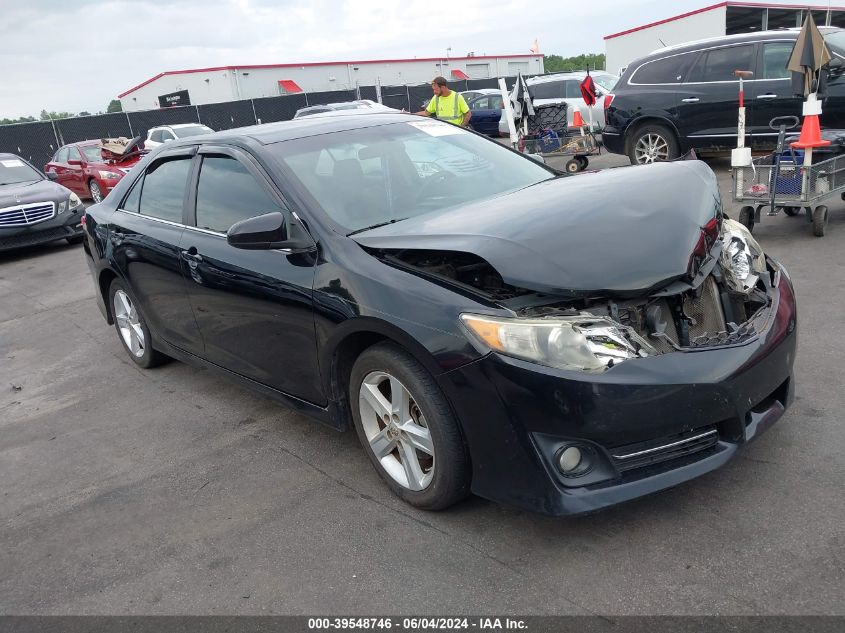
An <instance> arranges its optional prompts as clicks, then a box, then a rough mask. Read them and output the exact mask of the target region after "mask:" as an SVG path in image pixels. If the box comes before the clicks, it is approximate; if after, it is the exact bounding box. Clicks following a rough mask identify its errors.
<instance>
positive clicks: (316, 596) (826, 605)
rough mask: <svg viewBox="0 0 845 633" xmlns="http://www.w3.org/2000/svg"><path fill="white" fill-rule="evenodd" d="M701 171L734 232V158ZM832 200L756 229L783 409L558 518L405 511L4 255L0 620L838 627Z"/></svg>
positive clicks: (840, 542) (837, 248)
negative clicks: (212, 617)
mask: <svg viewBox="0 0 845 633" xmlns="http://www.w3.org/2000/svg"><path fill="white" fill-rule="evenodd" d="M709 162H710V164H711V166H712V167H713V168H714V170H715V171H716V172H717V174H718V176H719V181H720V183H721V187H722V195H723V199H724V201H725V203H726V208H727V209H728V211H729V213H730V212H731V211H733V212H734V214H735V211H736V207H735V205H733V204H732V203H731V201H730V193H729V189H730V176H729V171H728V162H727V161H726V160H724V159H718V160H711V161H709ZM624 164H627V159H625V158H621V157H618V156H602V157H599V158H597V159H595V160H593V161H592V162H591V166H593V167H598V168H601V167H610V166H616V165H624ZM577 177H579V178H589V177H590V176H589V175H588V174H587V175H580V176H577ZM660 195H661V192H660V191H655V192H654V196H655V198H658V197H659V196H660ZM684 203H685V201H684V200H683V199H679V200H677V204H678V207H679V209H680V208H682V207H683V205H684ZM568 204H577V201H566V200H562V201H561V208H562V211H564V210H565V208H566V206H567V205H568ZM829 206H830V208H831V215H830V226H829V228H828V235H827V236H826V237H824V238H821V239H819V238H815V237H813V236H812V235H811V232H810V228H809V226H808V224H807V223H806V221H805V219H804V217H803V215H802V216H800V217H795V218H791V217H786V216H784V215H783V214H781V215H779V216H778V217H775V218H767V217H764V218H763V221H762V223H761V224H760V225H758V226H757V227H755V236H756V237H757V238H758V240H759V241H760V243H761V244H762V246H763V247H764V248H765V249H766V250H767V251H768V252H770V253H771V254H773V255H774V256H776V257H778V258H779V259H781V260H782V261H783V262H784V263H785V264H786V266H787V268H788V270H789V272H790V274H791V276H792V278H793V280H794V282H795V285H796V288H797V295H798V301H799V314H800V320H799V328H800V344H799V354H798V358H797V361H796V382H797V399H796V401H795V404H794V406H793V407H792V409H791V410H790V411H789V412H788V413H787V414H786V415H785V416H784V418H783V419H782V420H781V421H780V422H778V424H776V425H775V426H774V427H773V428H772V429H771V430H769V431H768V432H767V433H766V434H764V435H763V436H762V437H761V438H760V439H759V440H758V441H757V442H755V443H754V444H752V445H751V446H749V447H748V448H747V450H745V451H744V452H743V453H741V456H740V457H738V458H737V459H736V460H734V461H733V462H731V463H730V464H728V465H727V466H726V467H725V468H723V469H721V470H719V471H717V472H714V473H711V474H709V475H707V476H705V477H703V478H700V479H698V480H696V481H693V482H690V483H687V484H684V485H682V486H680V487H678V488H675V489H672V490H669V491H666V492H663V493H660V494H657V495H653V496H650V497H647V498H644V499H641V500H638V501H635V502H632V503H629V504H627V505H624V506H621V507H617V508H613V509H610V510H606V511H604V512H601V513H598V514H594V515H590V516H585V517H580V518H574V519H573V518H569V519H566V518H563V519H553V518H548V517H545V516H540V515H535V514H530V513H527V512H521V511H517V510H514V509H511V508H507V507H503V506H500V505H496V504H493V503H490V502H487V501H484V500H482V499H478V498H470V499H469V500H468V501H466V502H464V503H462V504H460V505H459V506H457V507H455V508H453V509H451V510H449V511H446V512H442V513H427V512H422V511H418V510H415V509H413V508H411V507H409V506H407V505H405V504H404V503H402V502H401V501H399V500H398V499H397V498H395V497H394V496H393V495H392V494H391V493H390V492H389V491H388V489H387V487H386V486H384V485H383V484H382V482H381V480H380V479H379V478H378V476H377V474H376V473H375V471H374V470H373V469H372V467H371V466H370V464H369V462H368V460H367V458H366V456H365V455H364V453H363V451H362V450H361V448H360V446H359V444H358V440H357V438H356V436H355V434H354V433H345V434H339V433H336V432H335V431H332V430H330V429H328V428H325V427H323V426H321V425H319V424H318V423H315V422H312V421H311V420H310V419H307V418H305V417H303V416H301V415H299V414H296V413H293V412H291V411H289V410H287V409H284V408H282V407H281V406H279V405H278V404H276V403H275V402H272V401H270V400H268V399H266V398H264V397H262V396H259V395H256V394H254V393H252V392H250V391H247V390H245V389H243V388H241V387H239V386H237V385H234V384H232V383H230V382H228V381H227V380H225V379H224V378H221V377H219V376H217V375H215V374H213V373H211V372H209V371H203V370H196V369H193V368H191V367H189V366H187V365H184V364H182V363H177V362H174V363H170V364H168V365H165V366H163V367H161V368H158V369H155V370H151V371H143V370H140V369H138V368H137V367H136V366H135V365H134V364H133V363H132V362H131V361H130V360H129V359H128V358H127V357H126V354H125V352H124V350H123V348H122V347H121V344H120V342H119V341H118V338H117V335H116V334H115V331H114V329H113V328H111V327H109V326H108V325H106V323H105V321H104V320H103V318H102V316H101V315H100V313H99V311H98V309H97V307H96V305H95V302H94V285H93V282H92V280H91V278H90V276H89V273H88V269H87V267H86V264H85V260H84V255H83V251H82V248H81V247H79V246H68V245H65V244H64V243H56V244H51V245H47V246H42V247H38V248H30V249H26V250H21V251H16V252H12V253H5V254H0V438H1V439H0V481H2V482H3V483H2V495H0V524H1V525H2V526H3V527H2V531H1V532H0V611H1V612H2V613H5V614H34V613H37V614H224V613H225V614H312V613H313V614H324V613H346V614H411V613H413V614H430V613H440V614H443V613H468V614H482V613H497V614H501V613H508V614H590V613H601V614H668V613H672V614H781V613H788V614H813V613H818V614H822V613H824V614H845V554H844V552H845V503H843V492H842V491H843V481H845V450H843V449H845V426H843V424H842V421H841V411H842V410H843V405H845V395H843V389H842V378H841V376H842V367H843V360H845V354H844V353H843V346H842V338H841V337H842V332H843V329H840V328H844V327H845V310H842V306H843V296H845V257H843V241H845V203H843V202H842V201H840V200H838V199H837V200H835V201H834V202H832V203H831V204H830V205H829ZM733 217H736V216H735V215H734V216H733ZM525 221H530V219H529V218H528V217H526V218H525ZM607 230H608V231H612V230H613V226H608V227H607ZM654 230H655V231H659V230H660V227H659V226H655V227H654ZM668 239H671V236H669V237H668ZM596 257H601V250H600V248H599V249H597V251H596ZM284 362H285V359H284V358H280V359H279V363H280V364H284Z"/></svg>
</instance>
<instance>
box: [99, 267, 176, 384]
mask: <svg viewBox="0 0 845 633" xmlns="http://www.w3.org/2000/svg"><path fill="white" fill-rule="evenodd" d="M109 302H110V305H111V309H112V316H113V317H114V327H115V329H116V330H117V335H118V338H119V339H120V342H121V343H123V347H124V349H125V350H126V352H127V353H128V354H129V358H131V359H132V360H133V361H134V362H135V364H136V365H139V366H140V367H143V368H144V369H149V368H150V367H155V366H156V365H160V364H161V363H163V362H164V361H166V360H167V356H165V355H164V354H162V353H161V352H159V351H157V350H155V349H153V337H152V335H151V334H150V329H149V328H148V327H147V322H146V321H145V320H144V317H143V315H142V314H141V312H140V310H139V309H138V306H137V302H136V301H135V299H134V298H133V297H132V295H131V294H130V293H129V289H128V288H127V287H126V285H125V284H124V283H123V282H122V281H121V280H119V279H115V280H114V281H112V283H111V286H110V287H109Z"/></svg>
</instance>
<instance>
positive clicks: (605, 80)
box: [593, 75, 619, 92]
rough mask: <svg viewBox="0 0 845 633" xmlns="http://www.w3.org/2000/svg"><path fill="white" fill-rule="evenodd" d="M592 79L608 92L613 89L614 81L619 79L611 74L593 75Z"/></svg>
mask: <svg viewBox="0 0 845 633" xmlns="http://www.w3.org/2000/svg"><path fill="white" fill-rule="evenodd" d="M593 81H595V82H596V83H597V84H598V85H599V86H601V87H602V88H604V89H605V90H606V91H607V92H610V91H611V90H613V87H614V86H615V85H616V82H617V81H619V77H614V76H613V75H593Z"/></svg>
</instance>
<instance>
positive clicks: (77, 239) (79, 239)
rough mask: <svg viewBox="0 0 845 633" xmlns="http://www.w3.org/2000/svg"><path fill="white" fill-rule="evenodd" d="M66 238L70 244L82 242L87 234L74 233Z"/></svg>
mask: <svg viewBox="0 0 845 633" xmlns="http://www.w3.org/2000/svg"><path fill="white" fill-rule="evenodd" d="M65 239H66V240H67V243H68V244H82V242H83V241H84V240H85V236H84V235H73V236H71V237H66V238H65Z"/></svg>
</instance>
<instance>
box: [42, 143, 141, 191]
mask: <svg viewBox="0 0 845 633" xmlns="http://www.w3.org/2000/svg"><path fill="white" fill-rule="evenodd" d="M104 141H105V143H104ZM104 145H105V147H104ZM143 146H144V144H143V142H142V141H141V137H138V138H135V139H132V140H129V141H127V140H126V139H104V140H103V141H80V142H79V143H71V144H69V145H65V146H63V147H60V148H59V150H58V151H57V152H56V154H55V155H54V156H53V160H51V161H50V162H49V163H47V164H46V165H44V173H45V174H46V175H47V177H48V178H49V179H50V180H52V181H54V182H57V183H59V184H60V185H64V186H65V187H67V188H68V189H70V190H71V191H73V192H74V193H76V194H77V195H78V196H79V197H80V198H83V199H85V198H90V199H92V200H94V202H101V201H102V200H103V198H105V197H106V196H107V195H108V193H109V191H111V190H112V189H114V186H115V185H116V184H117V183H118V182H120V179H121V178H123V176H124V175H126V173H127V172H128V171H129V170H130V169H131V168H132V166H133V165H135V164H136V163H137V162H138V161H139V160H141V158H142V156H143V154H144V153H145V151H144V150H143V149H142V148H143Z"/></svg>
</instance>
